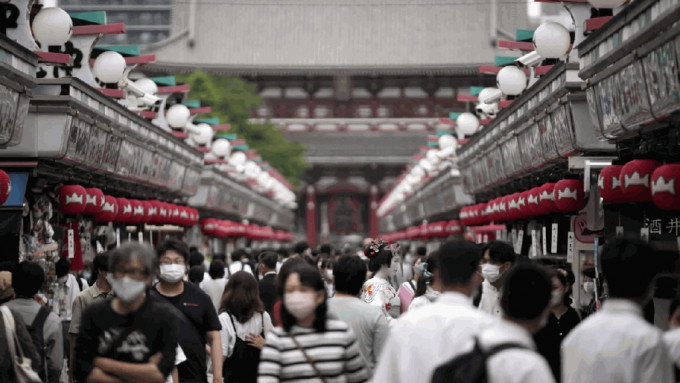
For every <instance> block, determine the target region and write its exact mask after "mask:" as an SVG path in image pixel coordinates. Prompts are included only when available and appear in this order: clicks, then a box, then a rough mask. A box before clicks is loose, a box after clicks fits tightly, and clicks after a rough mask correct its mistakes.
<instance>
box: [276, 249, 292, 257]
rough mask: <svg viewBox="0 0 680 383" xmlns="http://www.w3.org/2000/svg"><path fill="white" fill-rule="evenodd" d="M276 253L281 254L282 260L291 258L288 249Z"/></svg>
mask: <svg viewBox="0 0 680 383" xmlns="http://www.w3.org/2000/svg"><path fill="white" fill-rule="evenodd" d="M276 252H277V253H279V255H280V256H281V258H288V257H289V256H290V250H288V248H287V247H280V248H279V249H278V250H276Z"/></svg>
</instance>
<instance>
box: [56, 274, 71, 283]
mask: <svg viewBox="0 0 680 383" xmlns="http://www.w3.org/2000/svg"><path fill="white" fill-rule="evenodd" d="M67 280H68V275H64V276H63V277H59V278H57V282H59V283H66V281H67Z"/></svg>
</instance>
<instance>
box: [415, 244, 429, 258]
mask: <svg viewBox="0 0 680 383" xmlns="http://www.w3.org/2000/svg"><path fill="white" fill-rule="evenodd" d="M416 255H417V256H419V257H421V256H425V255H427V248H426V247H425V246H418V248H417V249H416Z"/></svg>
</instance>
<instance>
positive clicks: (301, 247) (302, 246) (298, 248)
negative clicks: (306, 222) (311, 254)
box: [293, 241, 309, 254]
mask: <svg viewBox="0 0 680 383" xmlns="http://www.w3.org/2000/svg"><path fill="white" fill-rule="evenodd" d="M307 249H309V243H307V242H305V241H300V242H298V243H296V244H295V247H293V252H294V253H295V254H302V252H304V251H305V250H307Z"/></svg>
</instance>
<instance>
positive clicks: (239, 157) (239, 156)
mask: <svg viewBox="0 0 680 383" xmlns="http://www.w3.org/2000/svg"><path fill="white" fill-rule="evenodd" d="M247 160H248V157H246V154H245V153H243V152H236V153H232V155H231V157H230V158H229V163H230V164H232V165H234V166H242V165H245V163H246V161H247Z"/></svg>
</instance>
